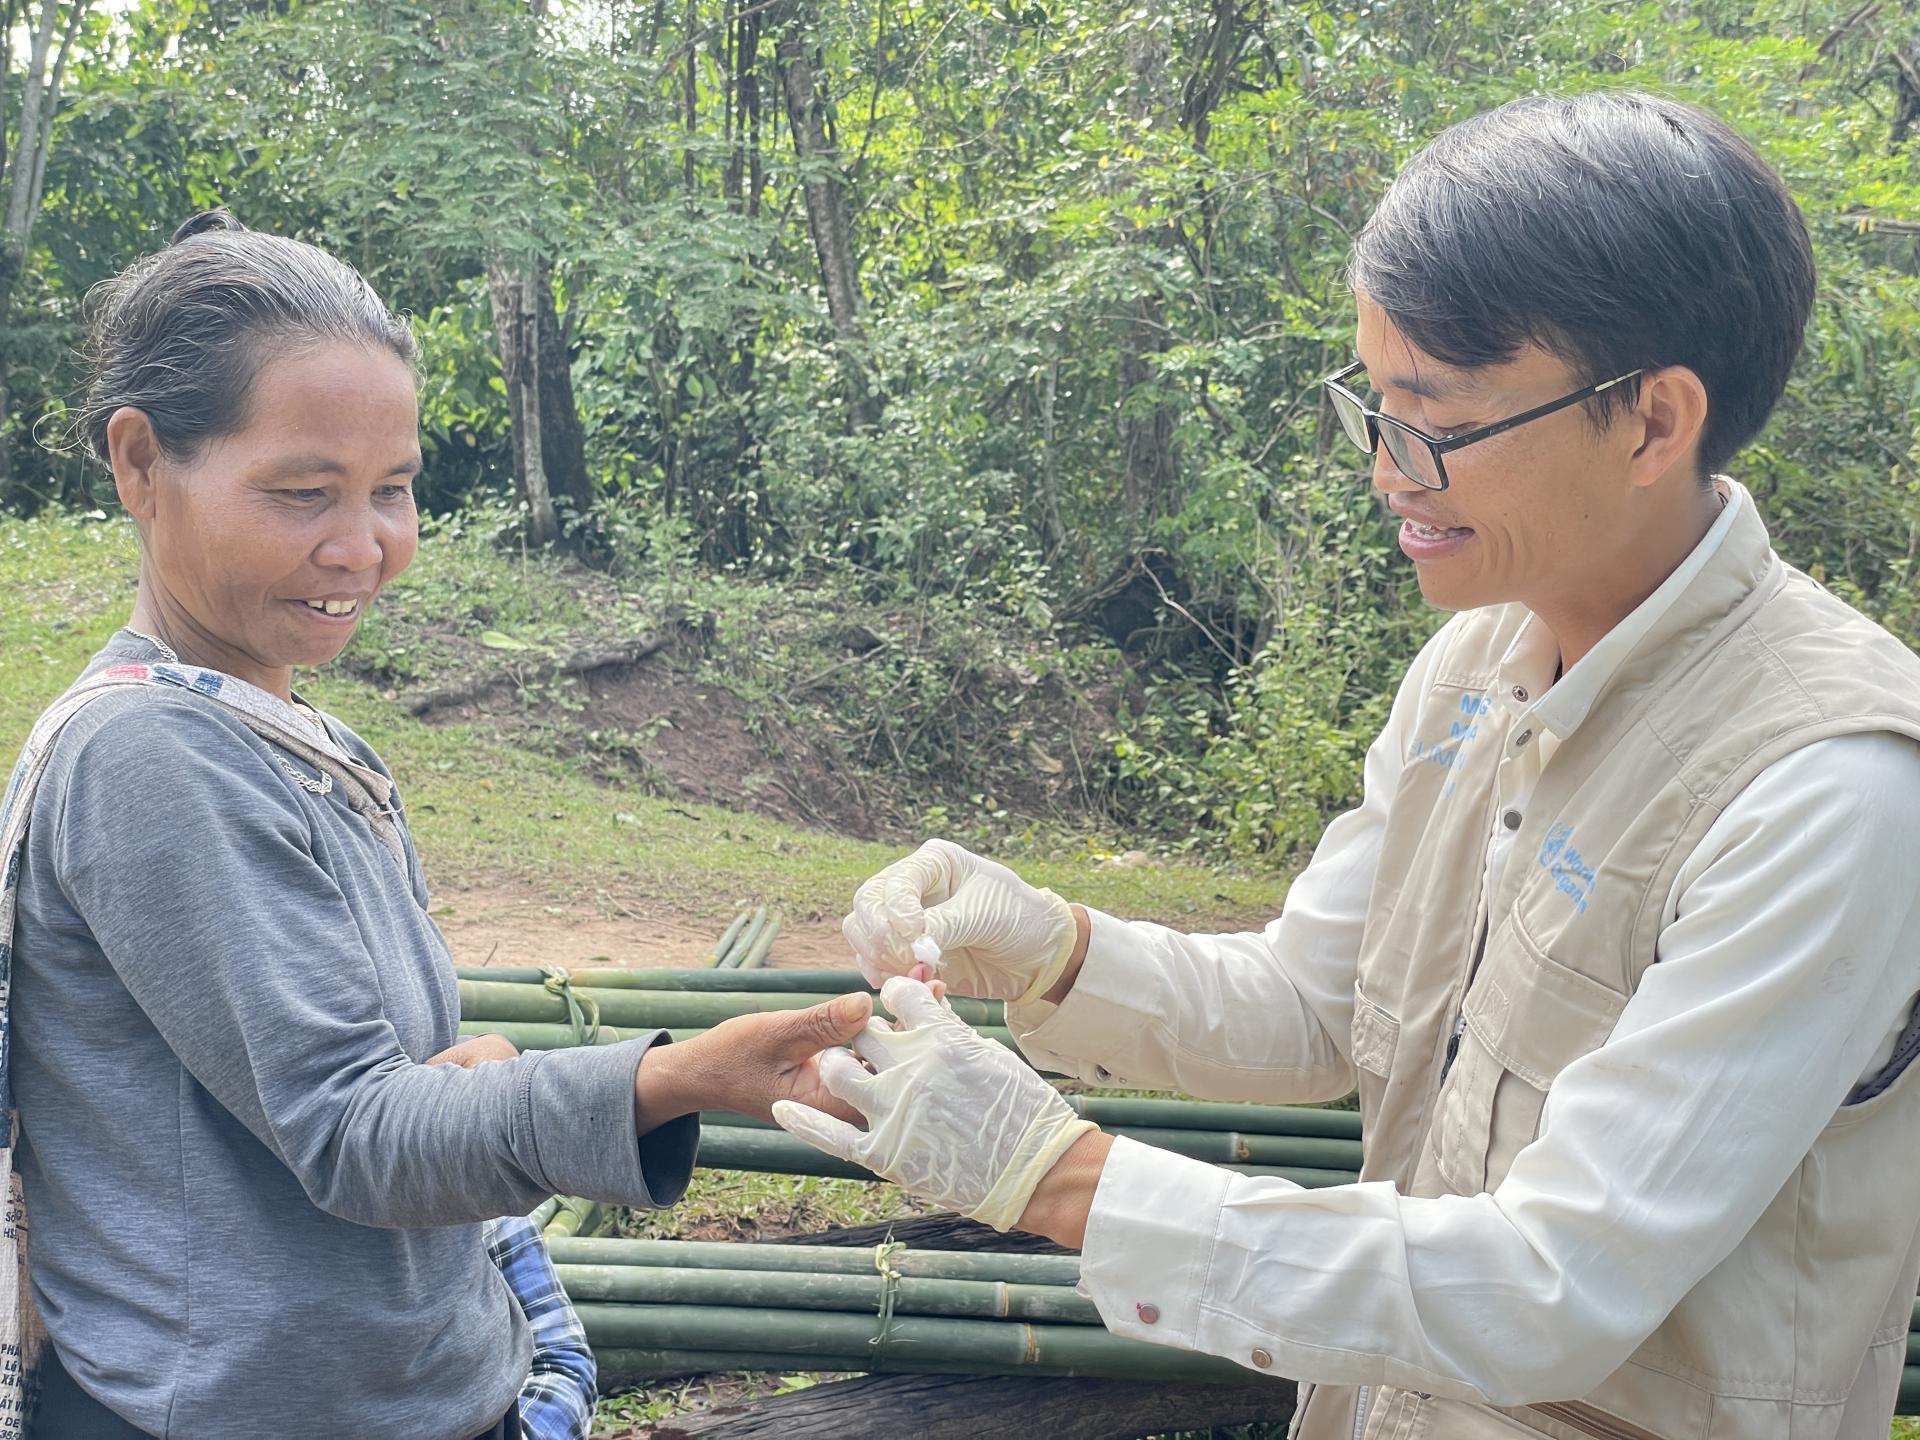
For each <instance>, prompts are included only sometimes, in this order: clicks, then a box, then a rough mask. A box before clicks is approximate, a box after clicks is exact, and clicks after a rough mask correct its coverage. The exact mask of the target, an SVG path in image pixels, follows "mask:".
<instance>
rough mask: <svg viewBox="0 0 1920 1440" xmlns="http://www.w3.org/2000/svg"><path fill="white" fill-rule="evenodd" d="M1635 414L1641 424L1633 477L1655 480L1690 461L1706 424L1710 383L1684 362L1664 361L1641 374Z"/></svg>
mask: <svg viewBox="0 0 1920 1440" xmlns="http://www.w3.org/2000/svg"><path fill="white" fill-rule="evenodd" d="M1633 410H1634V414H1635V415H1636V416H1637V417H1638V418H1639V421H1640V424H1641V435H1640V444H1639V446H1638V447H1637V448H1636V449H1635V450H1634V452H1633V459H1632V461H1631V462H1630V463H1631V466H1632V471H1631V477H1630V478H1631V480H1632V482H1633V484H1635V485H1637V486H1646V485H1651V484H1653V483H1654V482H1655V481H1656V480H1658V479H1659V478H1660V477H1661V476H1663V475H1665V474H1667V473H1668V472H1669V471H1671V470H1672V469H1673V468H1674V467H1675V466H1676V465H1682V464H1688V465H1691V457H1693V456H1694V455H1697V454H1698V453H1699V449H1700V436H1701V433H1702V432H1703V431H1704V430H1705V429H1706V426H1707V387H1706V386H1705V385H1704V384H1702V383H1701V380H1700V377H1699V376H1698V375H1696V374H1694V373H1693V371H1691V370H1689V369H1688V368H1687V367H1686V366H1684V365H1664V366H1662V367H1661V368H1660V369H1658V370H1649V371H1648V372H1647V373H1646V374H1644V375H1642V376H1641V377H1640V398H1639V400H1638V401H1637V402H1636V403H1635V405H1634V407H1633Z"/></svg>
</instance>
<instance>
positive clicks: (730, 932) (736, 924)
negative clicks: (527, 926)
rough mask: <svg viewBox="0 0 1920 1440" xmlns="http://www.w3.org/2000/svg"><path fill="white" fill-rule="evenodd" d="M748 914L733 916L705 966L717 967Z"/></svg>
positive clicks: (709, 952)
mask: <svg viewBox="0 0 1920 1440" xmlns="http://www.w3.org/2000/svg"><path fill="white" fill-rule="evenodd" d="M750 913H751V912H750V911H746V910H742V911H741V912H740V913H739V914H738V915H736V916H734V917H733V923H732V924H731V925H729V926H727V928H726V930H725V931H724V932H722V934H721V936H720V938H719V939H718V940H717V941H715V942H714V946H713V949H712V950H710V951H708V952H707V965H708V967H709V968H711V967H713V966H716V965H718V964H719V963H720V957H721V956H723V955H725V954H726V953H727V951H728V950H730V949H732V948H733V942H734V940H735V939H736V938H737V937H738V936H739V934H740V932H741V930H742V929H744V928H745V927H746V923H747V916H748V915H749V914H750ZM574 983H575V984H578V983H580V982H579V981H575V982H574Z"/></svg>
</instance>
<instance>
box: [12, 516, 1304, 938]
mask: <svg viewBox="0 0 1920 1440" xmlns="http://www.w3.org/2000/svg"><path fill="white" fill-rule="evenodd" d="M137 574H138V552H137V547H136V545H135V543H134V538H133V532H132V528H131V527H130V526H129V525H128V524H126V523H125V522H124V521H119V520H112V521H95V520H88V519H84V518H78V517H72V516H53V517H44V518H40V519H35V520H30V521H21V520H8V521H4V522H0V587H4V590H5V592H6V593H7V595H8V597H9V599H8V602H7V604H6V606H5V608H4V612H3V613H0V745H4V746H5V747H6V748H7V749H9V750H10V751H16V750H17V749H18V747H19V745H20V743H21V741H22V740H24V738H25V736H26V732H27V730H28V729H29V728H30V726H31V725H32V723H33V720H34V717H35V716H37V715H38V714H39V713H40V711H41V710H42V709H43V708H44V707H45V706H46V704H47V703H48V702H50V701H51V700H52V699H53V698H54V697H55V696H56V695H58V694H59V693H60V691H61V690H62V689H64V688H65V687H66V685H67V684H68V683H69V682H70V681H71V680H72V678H73V676H74V675H75V674H76V673H78V671H79V670H80V667H81V666H82V665H84V664H85V663H86V660H87V658H88V657H89V656H91V655H92V654H93V652H94V651H95V650H97V649H98V648H99V647H100V646H101V645H102V644H103V643H105V641H106V639H107V637H108V636H109V635H110V634H111V633H112V632H113V630H114V629H115V628H116V627H117V626H118V625H119V624H121V623H122V622H123V621H124V620H125V618H126V616H127V614H128V613H129V611H130V610H131V607H132V601H133V587H134V582H135V579H136V577H137ZM401 583H402V585H403V586H412V587H413V589H412V591H411V596H410V598H409V599H408V601H407V603H408V605H409V607H410V608H411V607H414V606H416V605H417V604H418V603H419V602H421V601H423V600H427V599H431V601H432V603H433V604H435V605H440V604H445V605H447V606H449V607H451V608H452V609H453V610H454V611H455V612H456V613H455V615H454V618H453V619H452V620H451V621H450V626H451V627H455V628H458V627H466V628H471V627H473V626H476V625H477V626H481V627H483V628H495V629H502V630H504V631H505V632H506V633H512V634H516V635H517V636H518V637H519V638H531V639H535V640H542V641H544V640H545V639H548V638H551V633H552V632H551V631H543V630H542V629H541V627H542V626H565V627H576V626H578V625H580V624H583V623H586V621H587V620H588V619H590V618H591V617H589V616H587V615H586V613H585V611H584V610H583V609H582V608H580V607H581V605H582V603H583V602H581V601H579V599H578V596H577V594H576V592H575V590H574V589H573V588H572V587H570V586H569V585H568V584H567V583H566V582H565V579H564V574H563V572H562V568H561V567H560V566H557V565H554V564H553V563H552V562H549V561H542V560H538V559H535V560H529V561H527V562H524V564H523V563H522V562H521V561H520V560H519V559H518V558H517V557H513V556H506V555H499V554H495V553H492V552H491V551H489V550H488V549H487V548H486V547H484V546H481V545H478V544H476V543H474V542H472V540H471V538H469V539H467V540H465V541H461V540H459V539H457V538H456V539H451V540H446V541H441V540H437V539H431V540H430V541H429V543H427V544H425V545H423V547H422V552H421V558H420V560H419V561H418V562H417V564H416V565H415V567H414V570H413V571H411V572H409V575H408V576H407V577H403V580H402V582H401ZM509 602H511V603H509ZM543 607H550V609H543ZM380 623H381V621H380V610H379V608H378V607H376V609H375V610H374V612H373V613H372V614H371V615H370V616H369V617H368V621H367V625H368V627H369V631H370V632H371V633H372V636H373V639H374V640H375V641H378V642H379V644H381V645H386V646H389V647H391V646H392V645H394V644H399V645H401V647H402V648H407V649H410V647H411V646H412V645H413V644H415V643H419V644H423V645H424V644H425V643H426V641H425V640H424V639H422V640H412V639H408V640H401V639H397V632H396V631H395V630H394V629H392V628H391V627H389V628H388V629H387V630H385V631H382V630H380V628H379V626H380ZM608 623H615V622H608ZM624 623H626V624H629V625H631V626H632V628H635V629H639V628H644V626H643V624H642V623H641V621H640V617H639V616H638V614H637V612H636V614H635V615H634V616H633V618H631V619H629V620H627V621H626V622H624ZM400 658H401V660H402V661H405V660H407V659H409V656H406V655H403V656H401V657H400ZM423 663H424V661H423ZM299 683H300V685H301V688H302V690H303V692H304V693H306V694H308V695H310V696H311V697H312V698H313V699H315V701H316V702H317V703H319V704H321V705H324V706H325V707H326V708H327V709H329V710H331V711H332V712H333V713H335V714H337V715H339V716H340V717H341V718H342V719H343V720H345V721H346V722H347V723H348V724H350V725H352V726H353V727H354V728H355V729H356V730H358V731H359V732H360V733H361V734H362V735H364V736H366V738H367V739H368V740H369V741H370V742H371V743H372V744H373V745H374V746H375V748H376V749H378V750H379V751H380V753H381V755H382V756H383V757H384V758H385V759H386V761H387V763H388V765H389V766H390V767H391V768H392V769H393V771H394V773H395V775H396V776H397V777H398V779H399V782H400V787H401V792H402V794H403V795H404V796H405V798H406V803H407V806H408V809H409V811H410V813H411V815H412V820H413V827H414V833H415V838H416V839H417V841H418V843H419V846H420V850H421V853H422V855H423V856H424V858H425V861H426V865H427V869H428V873H429V874H430V875H431V876H432V877H433V879H434V882H435V884H436V886H437V887H445V886H447V885H449V884H455V885H458V884H467V883H479V882H484V881H509V882H518V883H524V884H526V885H528V886H531V887H534V888H536V889H538V890H540V891H542V892H543V893H545V894H546V895H548V896H549V897H551V898H552V899H553V900H554V901H555V902H556V903H562V904H565V903H572V902H577V901H581V900H583V899H586V898H589V897H591V896H593V895H594V894H595V893H596V892H598V891H601V890H606V891H609V892H613V893H624V894H627V895H641V896H645V897H648V898H653V899H662V898H664V899H669V900H670V901H671V902H672V904H673V905H674V907H675V908H677V909H679V910H681V911H684V912H686V913H687V914H689V915H693V916H695V917H700V918H712V919H715V920H718V921H720V922H722V923H724V921H725V919H726V918H727V917H729V916H730V915H731V914H732V913H733V907H735V906H736V905H737V904H739V903H740V902H742V901H746V900H751V901H752V902H754V903H765V904H774V905H780V906H782V907H784V908H786V909H787V910H789V911H790V912H792V913H796V914H817V915H832V914H836V913H838V912H839V911H840V910H842V909H844V908H845V906H846V903H847V900H848V898H849V897H850V896H851V895H852V893H853V890H854V888H855V887H856V886H857V885H858V884H859V883H860V882H861V881H862V880H864V879H865V878H866V877H867V876H868V875H870V874H871V873H872V872H873V871H874V870H875V869H877V868H878V867H879V866H881V865H883V864H885V863H887V862H888V861H889V860H892V859H894V858H896V857H897V856H898V855H899V854H900V853H901V847H900V846H898V845H880V844H873V843H869V842H862V841H857V840H851V839H846V838H843V837H840V836H837V835H833V834H828V833H826V832H823V831H817V830H808V829H803V828H800V827H798V826H793V825H787V824H783V823H781V822H779V821H777V820H772V819H767V818H763V817H760V816H756V815H744V814H739V813H736V812H731V811H727V810H721V809H716V808H712V807H707V806H701V805H697V804H690V803H687V802H684V801H680V800H674V799H666V798H660V797H657V796H653V795H649V794H647V793H645V792H644V790H643V789H641V788H640V787H639V786H638V785H621V784H618V783H607V782H605V781H602V780H598V779H595V778H594V777H593V776H591V775H589V774H587V773H585V768H584V767H585V763H586V762H584V761H583V760H581V759H579V758H572V759H567V758H560V757H556V756H553V755H548V754H541V753H537V752H534V751H531V750H528V749H526V748H523V747H520V746H516V745H511V744H506V743H503V742H502V741H501V740H500V739H499V738H498V737H496V736H494V735H493V734H491V733H489V732H488V730H487V729H486V728H485V727H483V726H478V725H451V726H445V727H435V726H430V725H427V724H424V723H423V722H421V721H419V720H416V719H414V718H413V717H412V716H410V715H409V714H408V713H407V712H406V710H405V709H404V707H403V706H402V705H401V704H400V703H399V702H398V701H397V700H396V699H395V698H394V697H393V696H392V695H391V694H389V693H386V692H385V691H383V690H382V689H381V688H379V687H378V686H377V684H375V683H370V682H369V681H367V680H362V679H356V678H354V677H353V676H352V675H350V674H348V673H347V670H346V667H345V665H344V664H342V665H336V666H334V667H330V668H329V669H328V670H326V671H322V672H318V673H313V674H303V675H302V676H301V677H300V679H299ZM1108 853H1109V852H1108V848H1107V845H1106V844H1105V843H1101V842H1097V841H1093V840H1091V839H1088V840H1087V841H1086V842H1085V843H1084V844H1082V846H1081V848H1080V853H1078V854H1075V853H1073V852H1072V851H1071V850H1066V851H1056V852H1055V853H1053V854H1048V855H1039V854H1034V855H1023V856H1021V857H1019V860H1018V863H1019V865H1020V868H1021V871H1022V873H1023V874H1025V875H1026V876H1027V877H1028V878H1029V879H1031V880H1032V881H1033V882H1034V883H1035V884H1038V885H1047V886H1051V887H1052V888H1054V889H1055V890H1058V891H1060V892H1061V893H1062V894H1065V895H1068V896H1070V897H1071V898H1073V899H1075V900H1078V901H1081V902H1083V903H1085V904H1089V905H1094V906H1098V907H1099V908H1101V909H1104V910H1110V911H1114V912H1116V913H1119V914H1123V915H1129V916H1141V917H1149V918H1154V919H1161V920H1166V921H1169V922H1171V923H1175V924H1181V925H1184V926H1189V927H1198V926H1204V925H1208V924H1221V925H1232V924H1238V923H1243V922H1244V921H1245V919H1246V918H1247V917H1248V916H1252V915H1259V914H1265V913H1270V912H1271V911H1272V910H1273V909H1274V908H1275V907H1277V905H1278V903H1279V897H1280V893H1281V891H1282V889H1283V886H1282V884H1281V882H1280V881H1279V879H1278V878H1277V877H1276V876H1275V875H1273V874H1262V873H1256V872H1243V871H1236V870H1229V869H1218V870H1216V869H1210V868H1207V867H1203V866H1200V865H1195V864H1182V863H1168V864H1157V865H1150V866H1142V867H1139V868H1135V869H1102V868H1099V862H1100V861H1101V860H1102V859H1103V858H1104V857H1105V856H1106V855H1107V854H1108Z"/></svg>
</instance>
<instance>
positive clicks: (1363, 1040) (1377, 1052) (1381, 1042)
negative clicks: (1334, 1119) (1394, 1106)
mask: <svg viewBox="0 0 1920 1440" xmlns="http://www.w3.org/2000/svg"><path fill="white" fill-rule="evenodd" d="M1399 1045H1400V1022H1399V1021H1398V1020H1396V1019H1394V1018H1393V1016H1391V1015H1389V1014H1388V1013H1387V1012H1386V1011H1385V1010H1383V1009H1381V1008H1380V1006H1378V1005H1376V1004H1375V1003H1374V1002H1373V1001H1372V1000H1370V999H1368V998H1367V995H1366V992H1365V991H1363V990H1360V989H1358V988H1356V989H1355V990H1354V992H1353V1074H1354V1085H1355V1088H1356V1089H1357V1090H1358V1091H1359V1092H1360V1124H1361V1128H1362V1129H1363V1130H1364V1129H1366V1128H1368V1127H1370V1126H1371V1125H1372V1124H1373V1122H1374V1120H1375V1118H1376V1117H1377V1116H1378V1115H1379V1114H1380V1102H1381V1099H1382V1097H1383V1096H1384V1095H1385V1094H1386V1089H1387V1076H1388V1075H1389V1074H1390V1073H1392V1071H1393V1052H1394V1051H1395V1050H1396V1049H1398V1048H1399Z"/></svg>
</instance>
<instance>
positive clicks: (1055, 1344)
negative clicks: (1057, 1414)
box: [575, 1301, 1250, 1380]
mask: <svg viewBox="0 0 1920 1440" xmlns="http://www.w3.org/2000/svg"><path fill="white" fill-rule="evenodd" d="M575 1309H577V1310H578V1311H579V1314H580V1320H581V1324H582V1325H583V1326H584V1327H585V1329H586V1332H587V1339H588V1342H589V1343H590V1344H592V1345H593V1347H594V1348H595V1349H596V1350H598V1349H600V1348H601V1347H606V1348H609V1349H643V1350H651V1349H665V1348H667V1347H668V1346H669V1344H671V1345H674V1346H686V1347H687V1348H689V1349H694V1350H728V1349H733V1348H735V1347H744V1346H747V1345H751V1346H752V1347H753V1348H754V1349H755V1350H757V1351H760V1352H762V1353H767V1354H776V1355H777V1354H790V1355H793V1356H795V1357H797V1358H796V1360H795V1362H794V1365H795V1368H801V1369H804V1368H806V1367H805V1365H804V1364H801V1363H800V1358H799V1357H806V1356H834V1357H851V1356H854V1355H859V1354H862V1353H863V1352H864V1353H868V1354H871V1355H873V1357H874V1362H873V1364H872V1365H870V1366H869V1368H873V1369H878V1368H881V1366H883V1365H886V1364H888V1363H898V1362H901V1361H924V1360H929V1359H931V1360H934V1361H935V1362H936V1363H941V1364H949V1363H961V1364H966V1365H976V1364H986V1365H990V1366H992V1367H993V1368H994V1369H995V1370H1006V1371H1009V1372H1018V1373H1020V1374H1041V1375H1089V1376H1108V1377H1125V1378H1130V1379H1136V1380H1161V1379H1166V1380H1172V1379H1221V1380H1226V1379H1232V1380H1244V1379H1245V1378H1246V1376H1247V1375H1248V1374H1249V1373H1250V1372H1249V1371H1246V1370H1244V1369H1242V1368H1241V1367H1240V1366H1238V1365H1236V1364H1235V1363H1234V1362H1233V1361H1231V1360H1225V1359H1222V1358H1220V1357H1218V1356H1214V1355H1201V1354H1198V1353H1196V1352H1194V1351H1191V1350H1175V1349H1172V1348H1170V1347H1166V1346H1160V1345H1147V1344H1144V1343H1142V1342H1140V1341H1137V1340H1123V1339H1121V1338H1120V1337H1118V1336H1116V1335H1110V1334H1108V1333H1107V1331H1105V1330H1104V1329H1101V1328H1100V1327H1098V1326H1094V1325H1040V1324H1033V1323H1030V1322H1026V1321H1017V1320H955V1319H948V1318H944V1317H934V1316H927V1315H904V1316H900V1315H897V1316H895V1317H894V1318H893V1319H892V1320H891V1321H890V1322H889V1323H888V1328H887V1338H886V1343H885V1344H884V1345H877V1346H876V1345H870V1344H869V1343H868V1342H869V1341H871V1340H873V1339H874V1338H875V1337H876V1336H877V1335H878V1333H879V1329H880V1321H879V1319H878V1318H877V1317H876V1316H872V1315H847V1314H838V1313H830V1312H824V1311H817V1310H786V1311H783V1310H759V1309H752V1308H750V1307H746V1306H733V1305H608V1304H599V1303H594V1302H591V1301H590V1302H588V1303H586V1304H584V1305H578V1306H576V1307H575Z"/></svg>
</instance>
